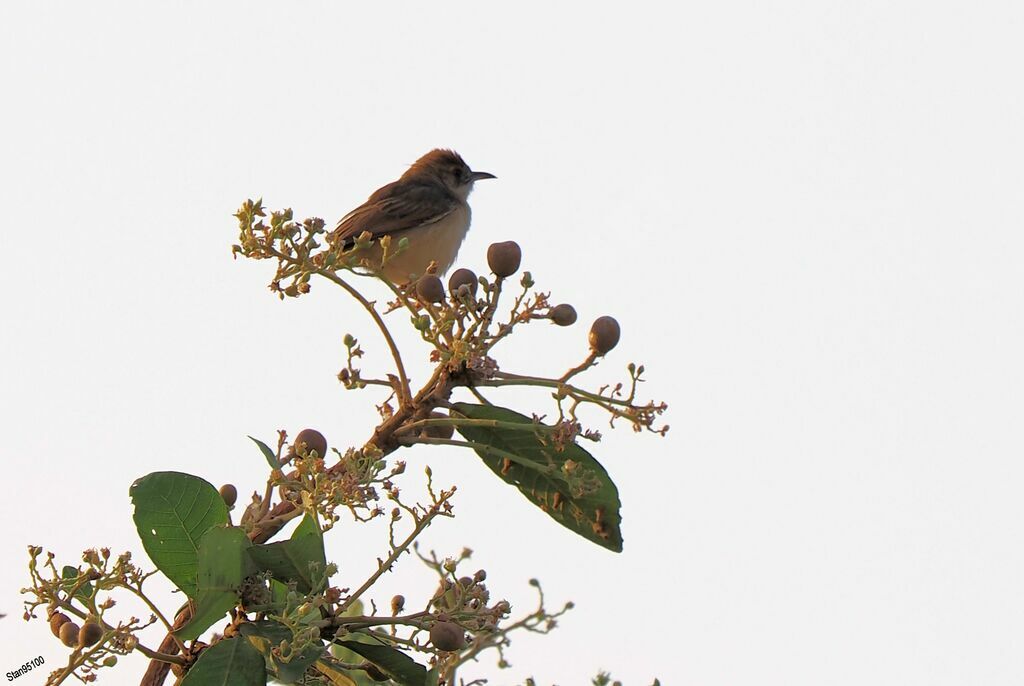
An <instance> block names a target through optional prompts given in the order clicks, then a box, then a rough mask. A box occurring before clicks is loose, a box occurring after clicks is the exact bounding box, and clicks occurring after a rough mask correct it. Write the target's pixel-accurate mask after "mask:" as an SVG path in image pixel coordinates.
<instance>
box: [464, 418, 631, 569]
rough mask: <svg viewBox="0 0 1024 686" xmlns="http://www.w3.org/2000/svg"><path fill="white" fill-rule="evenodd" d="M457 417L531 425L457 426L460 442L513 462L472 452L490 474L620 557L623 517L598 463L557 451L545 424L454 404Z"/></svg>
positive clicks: (573, 450)
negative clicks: (468, 443)
mask: <svg viewBox="0 0 1024 686" xmlns="http://www.w3.org/2000/svg"><path fill="white" fill-rule="evenodd" d="M453 407H454V409H455V411H456V412H458V413H459V414H461V415H463V416H465V417H467V418H469V419H483V420H491V421H497V422H502V423H512V424H521V425H525V426H524V427H523V428H524V429H525V428H527V427H528V426H530V425H533V426H536V427H537V431H529V430H523V429H519V428H511V427H503V426H500V425H499V426H457V427H456V429H457V430H458V432H459V433H460V434H462V436H463V437H464V438H466V439H467V440H469V441H472V442H474V443H482V444H484V445H487V446H490V447H492V448H496V449H497V450H499V451H503V452H505V453H509V454H510V455H512V456H514V457H515V458H517V459H516V460H511V459H507V458H506V457H502V456H500V455H497V454H495V453H494V452H491V451H488V450H483V449H477V450H476V453H477V454H478V455H479V456H480V459H482V460H483V461H484V464H486V465H487V466H488V467H489V468H490V469H491V471H492V472H494V473H495V474H497V475H498V476H499V477H500V478H501V479H502V480H503V481H505V482H506V483H509V484H511V485H513V486H515V487H516V488H518V489H519V491H520V492H521V493H522V494H523V495H525V496H526V498H527V499H528V500H529V501H530V502H532V503H533V504H534V505H536V506H537V507H539V508H540V509H541V510H543V511H544V512H546V513H547V514H548V516H550V517H551V518H552V519H554V520H555V521H556V522H558V523H559V524H561V525H562V526H564V527H566V528H567V529H570V530H572V531H575V532H576V533H578V534H579V535H580V536H583V537H584V538H586V539H588V540H591V541H593V542H594V543H597V544H598V545H599V546H602V547H604V548H608V549H609V550H614V551H615V552H617V553H618V552H622V530H621V528H620V525H621V523H622V517H621V515H620V514H619V507H620V503H619V491H618V489H617V488H615V484H614V483H612V480H611V477H609V476H608V472H606V471H605V469H604V467H602V466H601V463H600V462H598V461H597V460H595V459H594V457H593V456H592V455H591V454H590V453H588V452H587V451H586V450H584V449H583V448H581V447H580V446H578V445H576V444H575V443H569V444H567V445H564V446H561V447H560V448H559V447H558V446H556V445H555V443H554V441H553V440H552V438H551V436H550V432H551V428H552V427H550V426H548V425H545V424H540V423H538V422H535V421H534V420H533V419H531V418H530V417H527V416H525V415H521V414H519V413H518V412H514V411H512V410H509V409H506V408H504V407H497V406H494V405H473V404H470V403H455V404H454V405H453Z"/></svg>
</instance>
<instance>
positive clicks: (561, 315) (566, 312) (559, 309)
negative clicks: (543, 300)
mask: <svg viewBox="0 0 1024 686" xmlns="http://www.w3.org/2000/svg"><path fill="white" fill-rule="evenodd" d="M548 317H550V318H551V321H552V322H554V323H555V324H558V325H559V326H570V325H572V324H575V323H576V308H575V307H573V306H572V305H569V304H568V303H562V304H561V305H555V306H554V307H552V308H551V311H550V312H548Z"/></svg>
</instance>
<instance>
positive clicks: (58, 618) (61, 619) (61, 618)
mask: <svg viewBox="0 0 1024 686" xmlns="http://www.w3.org/2000/svg"><path fill="white" fill-rule="evenodd" d="M70 621H71V618H70V617H68V616H67V615H66V614H64V613H63V612H54V613H53V614H52V615H50V631H52V632H53V635H54V636H56V637H57V638H60V628H61V627H62V626H64V625H65V624H67V623H68V622H70Z"/></svg>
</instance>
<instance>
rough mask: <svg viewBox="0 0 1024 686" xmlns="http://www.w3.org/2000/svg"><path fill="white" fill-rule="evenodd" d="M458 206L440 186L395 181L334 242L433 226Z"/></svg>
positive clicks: (350, 217) (349, 219) (341, 225)
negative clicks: (366, 233) (363, 235)
mask: <svg viewBox="0 0 1024 686" xmlns="http://www.w3.org/2000/svg"><path fill="white" fill-rule="evenodd" d="M457 207H458V200H457V199H456V198H455V197H454V196H453V195H452V194H451V193H449V192H448V191H447V190H446V189H445V188H443V187H439V186H436V185H431V184H425V183H415V182H412V183H410V182H408V181H395V182H394V183H389V184H388V185H386V186H384V187H382V188H380V189H378V190H377V191H376V192H375V193H374V194H373V195H371V196H370V199H369V200H367V201H366V202H365V203H363V204H362V205H360V206H359V207H357V208H356V209H354V210H352V211H351V212H349V213H348V214H346V215H345V216H344V217H342V218H341V220H340V221H339V222H338V225H337V226H336V227H335V229H334V231H332V232H331V236H330V238H331V241H332V242H339V241H340V242H349V241H351V240H352V239H354V238H355V237H356V236H358V235H359V234H361V233H362V232H363V231H369V232H370V233H371V234H372V235H373V236H374V237H377V236H383V235H385V234H390V233H395V232H396V231H402V230H404V229H411V228H414V227H416V226H423V225H425V224H433V223H434V222H437V221H440V220H441V219H443V218H445V217H447V216H448V215H449V214H451V213H452V212H454V211H455V210H456V208H457Z"/></svg>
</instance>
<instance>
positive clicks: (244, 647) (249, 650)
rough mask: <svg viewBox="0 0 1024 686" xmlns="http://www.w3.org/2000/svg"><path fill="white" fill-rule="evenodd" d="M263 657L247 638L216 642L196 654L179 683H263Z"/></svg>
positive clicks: (212, 685)
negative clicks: (194, 660) (190, 666)
mask: <svg viewBox="0 0 1024 686" xmlns="http://www.w3.org/2000/svg"><path fill="white" fill-rule="evenodd" d="M266 683H267V668H266V666H265V664H264V662H263V656H262V655H260V651H258V650H256V648H254V647H253V646H252V644H251V643H249V641H248V640H246V639H244V638H241V637H236V638H229V639H227V640H224V641H218V642H217V643H215V644H214V645H212V646H210V647H209V648H207V649H206V650H204V651H203V653H202V654H201V655H200V656H199V659H198V660H196V663H195V665H193V666H192V669H190V670H188V674H186V675H185V678H184V679H182V681H181V686H266Z"/></svg>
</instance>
